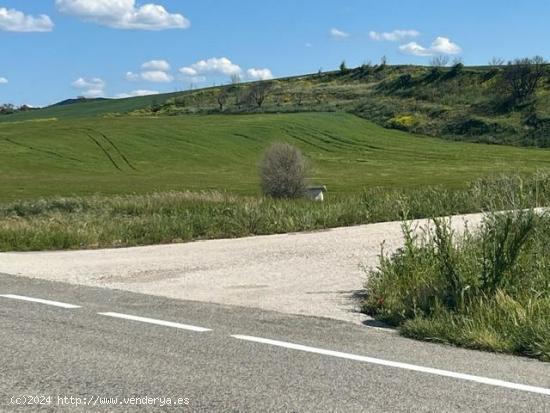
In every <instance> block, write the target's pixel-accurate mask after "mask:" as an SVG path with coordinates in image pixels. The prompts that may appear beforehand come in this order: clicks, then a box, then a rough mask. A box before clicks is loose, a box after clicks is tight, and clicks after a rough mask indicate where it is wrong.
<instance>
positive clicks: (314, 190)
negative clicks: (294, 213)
mask: <svg viewBox="0 0 550 413" xmlns="http://www.w3.org/2000/svg"><path fill="white" fill-rule="evenodd" d="M325 192H327V187H326V186H324V185H322V186H308V187H307V192H306V194H307V197H308V198H310V199H312V200H314V201H319V202H323V201H324V200H325Z"/></svg>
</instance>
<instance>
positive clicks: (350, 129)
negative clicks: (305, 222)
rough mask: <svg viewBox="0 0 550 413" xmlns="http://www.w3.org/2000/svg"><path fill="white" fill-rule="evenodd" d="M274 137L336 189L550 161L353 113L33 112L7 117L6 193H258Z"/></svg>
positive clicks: (0, 142)
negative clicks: (261, 166) (44, 115)
mask: <svg viewBox="0 0 550 413" xmlns="http://www.w3.org/2000/svg"><path fill="white" fill-rule="evenodd" d="M273 141H284V142H289V143H292V144H294V145H296V146H298V147H300V148H301V150H302V151H303V152H304V154H305V155H306V157H307V158H308V160H309V162H310V164H311V166H312V170H313V174H312V179H311V181H312V183H318V184H325V185H327V186H328V188H329V191H330V193H338V194H342V193H343V194H350V193H357V192H360V191H361V190H363V189H365V188H373V187H385V188H396V189H404V188H414V187H420V186H424V185H438V184H441V185H443V186H445V187H448V188H451V189H452V188H460V187H464V186H465V185H466V184H467V183H468V182H470V181H472V180H475V179H477V178H479V177H485V176H490V175H496V174H502V173H515V174H517V173H519V174H529V173H532V172H535V171H536V170H548V169H549V168H550V151H548V150H544V149H528V148H516V147H506V146H496V145H482V144H470V143H463V142H451V141H445V140H440V139H434V138H427V137H422V136H418V135H412V134H409V133H407V132H401V131H396V130H389V129H384V128H382V127H380V126H377V125H375V124H373V123H371V122H369V121H366V120H364V119H361V118H359V117H356V116H354V115H351V114H345V113H301V114H255V115H184V116H177V117H176V116H174V117H168V116H159V117H138V116H120V117H112V118H105V117H96V118H82V119H56V118H49V119H35V120H26V121H16V122H3V123H0V202H7V201H13V200H18V199H35V198H40V197H51V196H70V195H79V196H82V195H90V194H104V195H110V194H129V193H138V194H139V193H150V192H162V191H168V190H190V191H202V190H218V191H223V192H231V193H236V194H243V195H255V194H257V193H258V192H259V189H258V176H257V175H258V174H257V169H258V162H259V160H260V159H261V156H262V153H263V151H264V150H265V148H266V147H267V146H268V145H269V144H270V142H273Z"/></svg>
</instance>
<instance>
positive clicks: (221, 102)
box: [217, 89, 227, 112]
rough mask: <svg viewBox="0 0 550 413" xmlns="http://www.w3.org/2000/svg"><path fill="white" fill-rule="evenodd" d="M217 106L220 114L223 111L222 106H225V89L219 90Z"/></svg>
mask: <svg viewBox="0 0 550 413" xmlns="http://www.w3.org/2000/svg"><path fill="white" fill-rule="evenodd" d="M217 100H218V105H219V107H220V112H221V111H223V106H224V105H225V102H227V91H226V90H225V89H221V90H220V93H218V98H217Z"/></svg>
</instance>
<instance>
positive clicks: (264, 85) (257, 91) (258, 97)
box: [250, 82, 271, 108]
mask: <svg viewBox="0 0 550 413" xmlns="http://www.w3.org/2000/svg"><path fill="white" fill-rule="evenodd" d="M270 89H271V83H269V82H258V83H256V84H255V85H253V86H252V89H251V90H250V96H251V97H252V99H253V100H254V102H256V104H257V105H258V107H259V108H261V107H262V105H263V103H264V101H265V98H266V97H267V94H268V92H269V91H270Z"/></svg>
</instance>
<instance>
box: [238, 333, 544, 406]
mask: <svg viewBox="0 0 550 413" xmlns="http://www.w3.org/2000/svg"><path fill="white" fill-rule="evenodd" d="M231 337H233V338H236V339H239V340H246V341H252V342H254V343H261V344H269V345H272V346H277V347H284V348H289V349H292V350H299V351H306V352H309V353H315V354H322V355H324V356H331V357H339V358H343V359H348V360H355V361H362V362H365V363H371V364H378V365H381V366H387V367H394V368H398V369H405V370H412V371H417V372H420V373H428V374H435V375H438V376H444V377H451V378H454V379H460V380H467V381H473V382H476V383H482V384H488V385H491V386H498V387H505V388H508V389H513V390H521V391H526V392H531V393H538V394H544V395H547V396H550V389H546V388H544V387H536V386H529V385H525V384H518V383H512V382H508V381H503V380H497V379H491V378H488V377H481V376H473V375H470V374H463V373H455V372H453V371H448V370H440V369H434V368H431V367H423V366H417V365H414V364H408V363H400V362H396V361H389V360H383V359H378V358H374V357H365V356H358V355H355V354H350V353H341V352H339V351H332V350H324V349H320V348H316V347H309V346H303V345H301V344H293V343H287V342H284V341H277V340H270V339H267V338H260V337H251V336H243V335H232V336H231Z"/></svg>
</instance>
